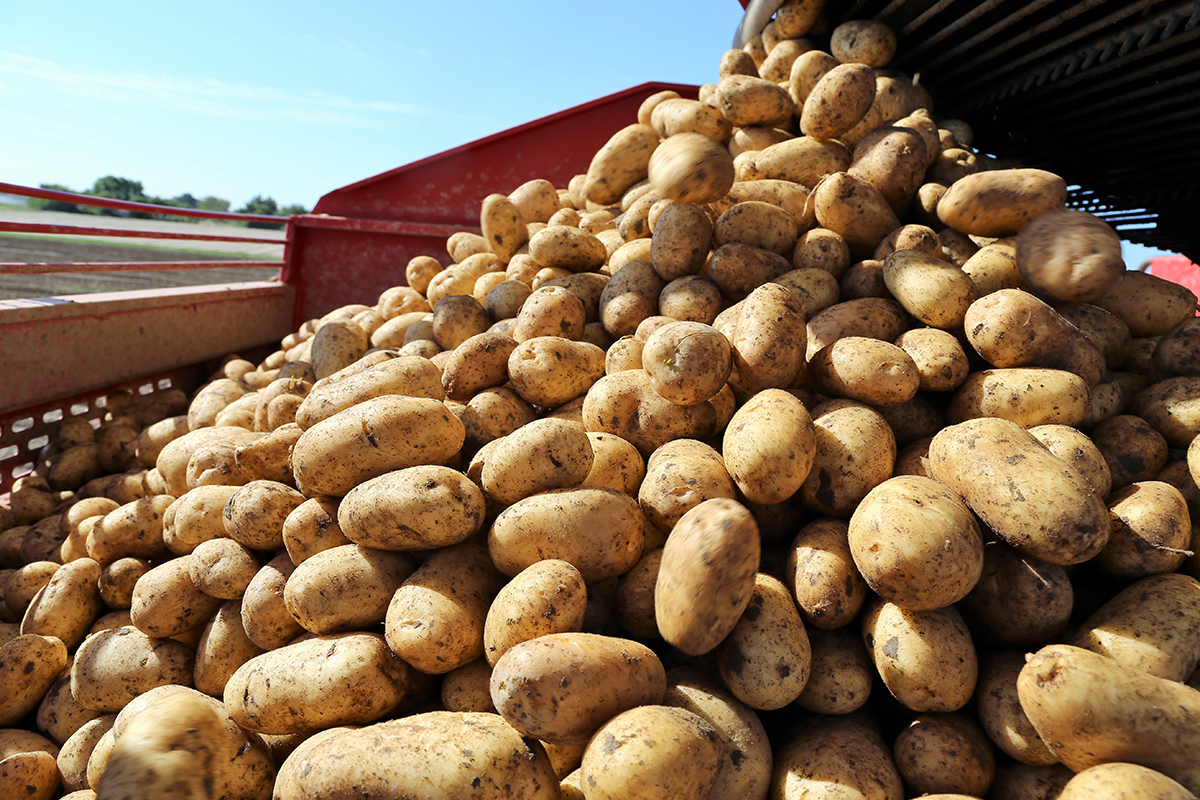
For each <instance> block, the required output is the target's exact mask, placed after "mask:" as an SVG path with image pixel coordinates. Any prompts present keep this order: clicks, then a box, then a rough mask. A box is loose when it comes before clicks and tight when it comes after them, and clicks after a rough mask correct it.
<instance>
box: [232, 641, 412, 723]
mask: <svg viewBox="0 0 1200 800" xmlns="http://www.w3.org/2000/svg"><path fill="white" fill-rule="evenodd" d="M407 683H408V668H407V666H406V665H405V664H404V663H403V662H402V661H401V660H400V659H399V658H397V657H396V655H395V654H394V653H392V652H391V651H390V650H389V649H388V646H387V644H386V643H385V642H384V640H383V637H382V636H380V635H379V634H375V633H343V634H333V635H330V636H316V637H313V638H311V639H306V640H302V641H298V642H295V643H293V644H289V645H286V646H284V647H281V648H279V649H278V650H273V651H271V652H268V653H263V654H262V655H259V656H255V657H254V658H252V659H250V660H249V661H247V662H246V663H245V664H243V665H242V666H240V667H238V669H237V671H236V672H234V673H233V675H232V676H231V677H230V678H229V682H228V683H227V684H226V685H225V694H224V697H225V707H226V708H227V709H228V711H229V714H230V716H232V717H233V720H234V722H236V723H237V724H238V725H239V726H241V727H243V728H245V729H246V730H250V731H255V732H258V733H293V732H302V731H314V730H320V729H322V728H328V727H331V726H334V725H365V724H368V723H370V722H374V721H375V720H377V719H379V718H381V717H383V716H384V715H386V714H387V713H388V712H389V711H391V710H392V709H393V708H395V707H396V706H397V705H398V704H399V703H400V701H401V700H402V699H403V697H404V692H405V688H406V687H407Z"/></svg>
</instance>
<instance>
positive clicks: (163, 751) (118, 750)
mask: <svg viewBox="0 0 1200 800" xmlns="http://www.w3.org/2000/svg"><path fill="white" fill-rule="evenodd" d="M152 705H153V707H154V712H153V713H149V714H144V715H139V717H137V718H134V720H133V721H130V722H129V723H128V725H127V726H126V727H125V729H124V731H123V732H122V733H121V734H120V736H119V738H117V739H116V741H115V744H114V746H113V749H112V752H111V754H110V755H109V757H108V762H107V765H106V767H105V770H104V780H103V782H102V783H101V785H100V787H99V791H102V792H103V794H102V795H98V796H102V797H106V798H109V797H111V798H113V800H135V798H141V797H148V796H155V795H165V796H171V795H174V796H180V797H200V796H203V795H205V794H207V795H209V796H213V792H214V789H215V786H214V784H215V783H218V782H219V783H222V784H224V783H225V781H227V780H228V779H227V777H226V775H225V773H226V770H227V765H226V764H224V763H222V760H223V759H221V755H222V754H221V753H220V750H221V749H223V748H222V744H223V742H222V738H223V731H222V722H221V716H220V714H219V712H218V711H217V709H216V708H214V707H213V706H211V705H209V704H208V703H207V702H205V701H204V700H203V699H200V698H197V697H194V696H192V695H190V694H186V693H178V694H172V695H169V696H167V697H163V698H161V699H159V700H157V701H156V702H155V703H153V704H152ZM222 788H224V787H223V786H222Z"/></svg>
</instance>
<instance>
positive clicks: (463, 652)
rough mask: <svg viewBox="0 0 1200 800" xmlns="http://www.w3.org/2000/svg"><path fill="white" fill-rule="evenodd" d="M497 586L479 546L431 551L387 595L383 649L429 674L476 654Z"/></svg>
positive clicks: (499, 581) (481, 647)
mask: <svg viewBox="0 0 1200 800" xmlns="http://www.w3.org/2000/svg"><path fill="white" fill-rule="evenodd" d="M502 585H503V579H502V577H501V576H500V573H499V572H497V571H496V567H495V566H494V565H493V564H492V562H491V560H490V559H489V558H488V555H487V552H486V551H485V550H484V549H483V548H482V547H480V546H479V545H478V544H475V543H473V542H468V543H464V544H459V545H454V546H452V547H446V548H442V549H440V550H437V551H435V552H434V553H432V554H430V555H429V556H428V557H427V558H426V559H425V563H424V564H422V565H421V567H420V568H419V569H418V570H417V571H416V572H414V573H412V574H411V575H409V576H408V578H406V579H405V581H404V583H403V584H402V585H401V586H400V588H399V589H397V590H396V591H395V593H394V594H393V595H392V598H391V602H390V604H389V605H388V608H387V614H386V617H385V619H384V635H385V636H386V637H387V645H388V647H390V648H391V649H392V652H394V653H395V654H396V655H398V656H400V658H402V659H404V660H405V661H406V662H408V663H409V664H410V665H411V666H413V667H415V668H416V669H418V670H420V671H421V672H424V673H427V674H431V675H442V674H445V673H447V672H449V671H450V670H452V669H456V668H458V667H461V666H462V665H464V664H467V663H469V662H471V661H474V660H475V659H477V658H480V657H481V656H482V655H483V653H484V645H483V631H484V623H485V621H486V618H487V609H488V606H489V605H490V603H491V601H492V599H493V598H494V597H495V596H496V593H497V592H499V591H500V588H501V586H502Z"/></svg>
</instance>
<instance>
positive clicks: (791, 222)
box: [713, 200, 799, 256]
mask: <svg viewBox="0 0 1200 800" xmlns="http://www.w3.org/2000/svg"><path fill="white" fill-rule="evenodd" d="M798 235H799V229H798V226H797V224H796V220H795V218H794V217H793V216H792V215H791V214H789V213H788V212H787V211H785V210H784V209H782V208H780V207H779V206H777V205H774V204H772V203H767V202H763V201H761V200H744V201H742V202H738V203H735V204H733V205H732V206H730V207H729V208H728V209H727V210H726V211H725V212H723V213H722V214H721V216H719V217H718V218H717V220H716V222H715V223H714V224H713V240H714V242H715V244H716V245H717V246H721V245H725V244H728V243H731V242H736V243H739V244H745V245H750V246H751V247H756V248H758V249H760V250H766V251H767V252H769V253H775V254H777V255H780V256H786V255H789V254H791V252H792V250H793V249H794V248H795V245H796V237H797V236H798Z"/></svg>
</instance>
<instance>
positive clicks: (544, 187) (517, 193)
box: [409, 178, 560, 284]
mask: <svg viewBox="0 0 1200 800" xmlns="http://www.w3.org/2000/svg"><path fill="white" fill-rule="evenodd" d="M508 199H509V200H511V201H512V202H513V203H514V204H516V206H517V211H519V212H520V214H521V216H522V217H523V218H524V219H525V221H526V222H527V223H528V222H546V221H547V220H549V219H550V217H551V215H553V214H554V212H555V211H558V210H559V208H560V205H559V201H558V192H557V190H556V189H555V188H554V184H552V183H551V182H550V181H548V180H545V179H542V178H536V179H534V180H531V181H526V182H525V183H522V184H521V185H520V186H518V187H517V188H516V189H513V191H512V192H511V193H510V194H509V195H508ZM409 283H410V284H411V283H412V281H409Z"/></svg>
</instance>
